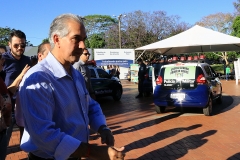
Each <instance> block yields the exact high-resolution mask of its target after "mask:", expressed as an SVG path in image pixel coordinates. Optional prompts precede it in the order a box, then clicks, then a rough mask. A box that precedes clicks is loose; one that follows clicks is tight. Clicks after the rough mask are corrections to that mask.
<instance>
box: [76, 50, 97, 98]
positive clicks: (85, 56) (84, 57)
mask: <svg viewBox="0 0 240 160" xmlns="http://www.w3.org/2000/svg"><path fill="white" fill-rule="evenodd" d="M90 55H91V54H90V53H89V52H88V49H87V48H84V49H83V53H82V54H81V56H80V58H79V61H78V62H76V63H74V65H73V67H74V68H75V69H76V70H78V71H79V72H80V73H82V75H83V77H84V79H85V84H86V87H87V90H88V93H89V94H90V96H91V97H92V98H93V99H96V97H95V91H94V90H93V88H92V84H91V71H90V69H89V68H88V67H87V64H86V63H87V62H88V60H89V57H90Z"/></svg>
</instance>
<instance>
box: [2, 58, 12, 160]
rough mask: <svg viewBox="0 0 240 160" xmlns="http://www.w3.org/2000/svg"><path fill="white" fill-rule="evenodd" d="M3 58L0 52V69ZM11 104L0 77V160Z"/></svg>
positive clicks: (3, 148)
mask: <svg viewBox="0 0 240 160" xmlns="http://www.w3.org/2000/svg"><path fill="white" fill-rule="evenodd" d="M3 62H4V59H3V58H2V55H1V54H0V71H2V68H3ZM11 114H12V105H11V99H10V95H9V93H8V90H7V86H6V85H5V83H4V81H3V79H2V78H1V77H0V160H5V158H6V154H7V146H8V137H7V134H6V131H7V127H9V126H10V124H11Z"/></svg>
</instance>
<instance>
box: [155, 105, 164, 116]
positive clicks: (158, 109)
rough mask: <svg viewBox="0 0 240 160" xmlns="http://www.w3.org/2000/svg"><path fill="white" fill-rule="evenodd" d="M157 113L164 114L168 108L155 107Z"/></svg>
mask: <svg viewBox="0 0 240 160" xmlns="http://www.w3.org/2000/svg"><path fill="white" fill-rule="evenodd" d="M155 109H156V112H157V113H158V114H159V113H164V112H165V109H166V107H165V106H155Z"/></svg>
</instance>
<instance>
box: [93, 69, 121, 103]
mask: <svg viewBox="0 0 240 160" xmlns="http://www.w3.org/2000/svg"><path fill="white" fill-rule="evenodd" d="M88 68H89V69H90V71H91V83H92V87H93V89H94V91H95V95H96V98H100V97H106V96H112V97H113V99H114V100H115V101H119V100H120V99H121V97H122V92H123V89H122V85H121V82H120V80H119V79H118V78H117V77H114V76H111V75H110V74H108V73H107V72H106V71H105V70H103V69H102V68H100V67H96V66H88Z"/></svg>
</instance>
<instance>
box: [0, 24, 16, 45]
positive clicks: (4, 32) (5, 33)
mask: <svg viewBox="0 0 240 160" xmlns="http://www.w3.org/2000/svg"><path fill="white" fill-rule="evenodd" d="M13 30H14V29H11V28H9V27H5V28H2V27H0V45H5V46H7V45H8V42H9V35H10V33H11V32H12V31H13Z"/></svg>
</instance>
